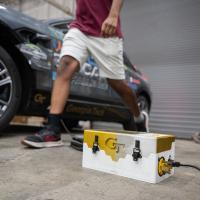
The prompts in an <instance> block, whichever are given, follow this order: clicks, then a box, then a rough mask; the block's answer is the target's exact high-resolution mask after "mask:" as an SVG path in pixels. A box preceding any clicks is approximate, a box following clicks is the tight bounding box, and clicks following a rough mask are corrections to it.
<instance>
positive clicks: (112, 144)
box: [105, 138, 125, 153]
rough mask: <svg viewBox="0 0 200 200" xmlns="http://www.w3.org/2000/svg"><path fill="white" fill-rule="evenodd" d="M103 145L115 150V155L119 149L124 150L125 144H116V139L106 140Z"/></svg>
mask: <svg viewBox="0 0 200 200" xmlns="http://www.w3.org/2000/svg"><path fill="white" fill-rule="evenodd" d="M105 145H106V146H107V147H108V148H109V149H111V150H115V151H116V153H119V151H120V149H124V148H125V144H120V143H117V139H116V138H108V139H107V140H106V141H105Z"/></svg>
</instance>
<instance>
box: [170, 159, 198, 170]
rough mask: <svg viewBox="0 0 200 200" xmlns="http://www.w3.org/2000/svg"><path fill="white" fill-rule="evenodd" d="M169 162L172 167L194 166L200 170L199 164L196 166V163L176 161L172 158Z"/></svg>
mask: <svg viewBox="0 0 200 200" xmlns="http://www.w3.org/2000/svg"><path fill="white" fill-rule="evenodd" d="M168 163H169V164H170V165H171V166H172V167H180V166H182V167H192V168H194V169H196V170H198V171H200V168H199V167H197V166H195V165H189V164H181V163H180V162H174V161H172V160H170V161H169V162H168Z"/></svg>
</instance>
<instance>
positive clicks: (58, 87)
mask: <svg viewBox="0 0 200 200" xmlns="http://www.w3.org/2000/svg"><path fill="white" fill-rule="evenodd" d="M87 56H88V51H87V46H86V42H85V36H84V35H83V34H82V33H81V32H80V31H79V30H77V29H71V30H70V31H69V32H68V33H67V34H66V36H65V37H64V40H63V47H62V50H61V54H60V58H61V62H60V67H58V69H57V76H56V80H55V82H54V86H53V91H52V96H51V105H50V112H49V115H48V122H47V125H46V126H45V127H44V128H43V129H42V130H40V131H39V132H38V133H36V134H35V135H31V136H28V137H26V138H25V139H24V140H22V144H25V145H26V146H31V147H36V148H42V147H53V146H61V145H62V141H61V134H60V118H61V114H62V112H63V110H64V107H65V104H66V102H67V99H68V96H69V92H70V83H71V79H72V77H73V75H74V73H75V72H76V71H78V70H79V67H80V66H81V65H82V64H83V63H84V62H85V59H86V58H87Z"/></svg>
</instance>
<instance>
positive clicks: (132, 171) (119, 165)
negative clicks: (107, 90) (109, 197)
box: [82, 130, 175, 183]
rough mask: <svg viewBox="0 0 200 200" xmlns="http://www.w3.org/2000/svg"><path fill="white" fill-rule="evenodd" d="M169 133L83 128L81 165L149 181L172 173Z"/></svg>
mask: <svg viewBox="0 0 200 200" xmlns="http://www.w3.org/2000/svg"><path fill="white" fill-rule="evenodd" d="M174 156H175V137H174V136H172V135H163V134H153V133H138V132H127V131H126V132H124V131H119V132H115V131H113V132H109V131H100V130H85V131H84V143H83V161H82V166H83V167H85V168H90V169H94V170H99V171H103V172H107V173H111V174H116V175H120V176H124V177H128V178H132V179H136V180H141V181H146V182H149V183H158V182H160V181H162V180H164V179H166V178H168V177H169V176H171V175H173V174H174V169H173V168H172V167H170V166H169V165H168V161H170V160H174Z"/></svg>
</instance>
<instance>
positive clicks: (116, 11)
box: [101, 0, 124, 37]
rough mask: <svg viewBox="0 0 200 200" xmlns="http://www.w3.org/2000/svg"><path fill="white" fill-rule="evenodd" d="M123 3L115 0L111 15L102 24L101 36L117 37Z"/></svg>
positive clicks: (121, 0) (120, 0)
mask: <svg viewBox="0 0 200 200" xmlns="http://www.w3.org/2000/svg"><path fill="white" fill-rule="evenodd" d="M123 1H124V0H113V2H112V6H111V9H110V13H109V15H108V17H107V18H106V20H105V21H104V22H103V24H102V28H101V35H102V36H103V37H112V36H114V35H115V33H116V28H117V24H118V19H119V15H120V11H121V8H122V4H123Z"/></svg>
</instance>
